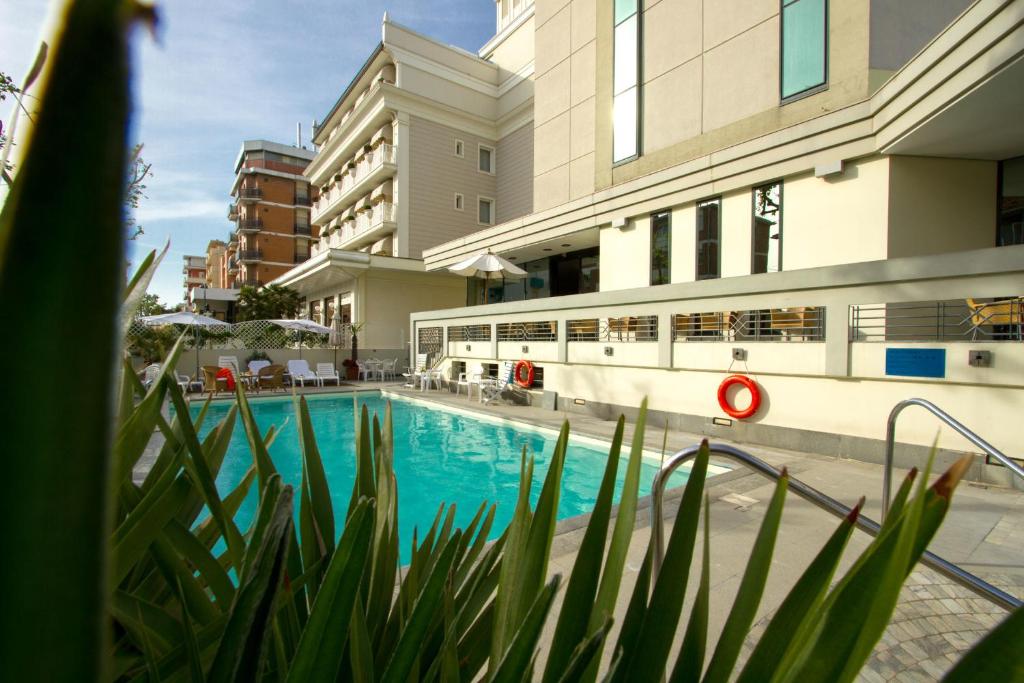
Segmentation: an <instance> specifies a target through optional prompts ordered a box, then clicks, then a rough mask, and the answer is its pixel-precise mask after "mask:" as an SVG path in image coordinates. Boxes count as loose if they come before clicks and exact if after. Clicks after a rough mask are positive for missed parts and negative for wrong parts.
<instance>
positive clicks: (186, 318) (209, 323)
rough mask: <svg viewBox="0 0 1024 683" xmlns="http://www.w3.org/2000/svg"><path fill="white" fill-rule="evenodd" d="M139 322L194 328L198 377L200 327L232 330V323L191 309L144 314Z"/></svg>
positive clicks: (197, 373) (197, 374) (151, 324)
mask: <svg viewBox="0 0 1024 683" xmlns="http://www.w3.org/2000/svg"><path fill="white" fill-rule="evenodd" d="M139 322H141V323H142V324H144V325H149V326H150V327H160V326H161V325H186V326H188V327H191V328H192V333H193V335H194V339H195V343H194V344H193V346H195V349H196V374H195V376H196V378H198V377H199V328H200V327H202V328H206V329H212V328H218V327H221V328H224V329H225V330H230V329H231V325H229V324H228V323H226V322H224V321H223V320H217V319H216V318H210V317H208V316H205V315H199V314H198V313H191V312H189V311H175V312H173V313H161V314H160V315H144V316H141V317H139Z"/></svg>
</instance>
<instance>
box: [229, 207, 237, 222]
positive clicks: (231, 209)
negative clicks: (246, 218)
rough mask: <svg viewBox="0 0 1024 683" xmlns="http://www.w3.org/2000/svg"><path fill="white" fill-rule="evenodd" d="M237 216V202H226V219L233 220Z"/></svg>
mask: <svg viewBox="0 0 1024 683" xmlns="http://www.w3.org/2000/svg"><path fill="white" fill-rule="evenodd" d="M236 218H238V204H235V203H234V202H232V203H231V204H228V220H229V221H233V220H235V219H236Z"/></svg>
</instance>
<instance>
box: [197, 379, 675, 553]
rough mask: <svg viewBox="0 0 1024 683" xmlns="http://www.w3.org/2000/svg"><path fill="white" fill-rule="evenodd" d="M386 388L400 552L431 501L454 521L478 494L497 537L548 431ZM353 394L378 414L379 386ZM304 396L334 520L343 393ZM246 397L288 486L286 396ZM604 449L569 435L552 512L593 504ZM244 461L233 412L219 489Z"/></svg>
mask: <svg viewBox="0 0 1024 683" xmlns="http://www.w3.org/2000/svg"><path fill="white" fill-rule="evenodd" d="M390 398H391V406H392V421H393V424H394V443H395V477H396V479H397V481H398V527H399V539H400V549H401V555H402V561H403V562H404V561H406V560H407V557H408V554H409V552H410V543H411V540H412V533H413V528H414V527H419V529H420V535H421V536H422V534H423V533H425V532H426V530H427V529H428V528H429V527H430V525H431V523H432V522H433V520H434V516H435V515H436V514H437V510H438V506H439V505H440V504H441V503H447V504H451V503H454V504H455V506H456V508H455V525H456V526H457V527H460V526H461V527H463V528H464V527H465V525H467V524H468V523H469V522H470V521H471V520H472V518H473V515H474V514H476V511H477V509H478V508H479V506H480V504H481V503H482V502H483V501H485V500H486V501H488V502H489V503H496V504H497V510H496V512H495V518H494V525H493V526H492V530H491V536H492V537H494V538H497V537H498V536H499V535H501V532H502V531H503V530H504V529H505V527H506V526H507V524H508V522H509V521H510V520H511V518H512V513H513V511H514V509H515V501H516V495H517V493H518V489H519V461H520V455H521V453H522V449H523V446H526V450H527V453H528V454H532V455H533V456H534V457H535V459H536V463H535V466H534V481H533V488H532V492H531V494H532V495H531V502H532V503H533V504H536V502H537V498H538V497H539V496H540V490H541V487H542V485H543V480H544V476H545V475H546V474H547V469H548V463H549V462H550V460H551V453H552V451H553V449H554V445H555V441H556V440H557V435H556V434H554V433H552V432H550V431H548V430H536V429H532V428H529V427H525V426H520V425H515V426H513V425H512V424H510V423H502V422H498V421H492V420H488V419H486V418H477V417H472V416H470V415H469V414H466V413H462V412H455V411H451V410H447V409H444V408H442V407H440V406H438V407H433V406H431V405H429V404H427V403H426V402H420V401H410V400H405V399H402V398H396V397H390ZM357 400H358V403H359V409H360V410H362V406H363V405H366V406H367V408H368V409H369V411H370V415H371V416H372V415H373V414H374V413H375V412H376V413H377V414H378V415H380V416H381V418H382V419H383V415H384V408H385V405H386V401H387V400H388V399H387V398H385V397H383V396H381V395H380V394H379V393H360V394H358V395H357ZM307 402H308V405H309V413H310V419H311V421H312V424H313V430H314V432H315V433H316V439H317V445H318V446H319V448H320V454H321V458H322V459H323V464H324V470H325V473H326V475H327V481H328V483H329V485H330V490H331V502H332V504H333V506H334V512H335V517H336V522H337V528H338V529H339V530H340V528H341V523H342V521H343V518H344V515H345V511H346V510H347V509H348V501H349V497H350V496H351V493H352V481H353V479H354V477H355V456H354V436H353V435H354V429H355V427H354V425H355V421H354V419H353V401H352V395H351V394H348V395H344V394H333V395H320V396H309V397H307ZM250 405H251V407H252V411H253V415H254V417H255V418H256V422H257V424H258V425H259V427H260V431H261V432H263V433H265V432H266V430H267V429H268V428H269V427H270V426H271V425H276V426H277V427H278V428H279V429H280V433H279V434H278V436H277V438H276V439H275V441H274V443H273V444H272V445H271V447H270V456H271V458H272V459H273V460H274V464H275V466H276V467H277V469H278V471H279V472H280V473H281V477H282V478H283V479H284V481H285V482H286V483H289V484H293V485H296V486H297V485H298V484H299V483H300V482H301V480H302V455H301V452H300V450H299V439H298V434H297V431H296V419H295V409H294V403H293V402H292V399H291V397H287V398H285V397H281V398H273V399H260V400H254V401H252V402H251V403H250ZM229 408H230V404H229V403H227V402H224V403H214V404H212V405H211V406H210V409H209V412H208V414H207V417H206V421H205V422H204V425H203V429H202V430H201V433H200V436H205V434H206V433H207V432H208V431H209V430H210V429H212V428H213V427H214V425H216V424H217V423H218V422H220V420H221V419H222V418H223V417H224V416H225V415H226V414H227V412H228V410H229ZM192 410H193V411H194V413H193V414H196V413H198V410H199V408H198V406H193V409H192ZM628 453H629V444H628V443H627V444H624V445H623V457H622V459H621V460H620V464H619V476H618V482H617V485H616V491H615V499H616V502H617V501H618V498H619V495H620V493H621V490H622V480H623V478H624V477H625V466H626V456H628ZM607 457H608V446H607V445H601V444H600V443H599V442H592V441H589V440H587V441H584V440H582V439H579V438H576V439H573V438H570V442H569V448H568V451H567V452H566V458H565V467H564V472H563V477H562V493H561V497H560V500H559V506H558V519H560V520H561V519H566V518H568V517H574V516H576V515H581V514H585V513H588V512H590V511H591V510H592V509H593V506H594V500H595V498H596V497H597V491H598V488H599V487H600V484H601V477H602V476H603V474H604V467H605V463H606V461H607ZM251 465H252V457H251V455H250V453H249V446H248V444H247V442H246V439H245V432H244V429H243V427H242V425H241V422H240V421H237V422H236V424H235V429H234V432H233V433H232V436H231V442H230V444H229V446H228V452H227V455H226V457H225V459H224V464H223V466H222V467H221V471H220V474H219V475H218V478H217V487H218V489H219V490H220V492H221V493H222V494H226V493H227V492H228V491H230V490H231V489H233V488H234V487H235V486H236V485H237V484H238V482H239V481H241V479H242V477H243V476H244V475H245V472H246V471H247V470H248V469H249V467H250V466H251ZM657 470H658V461H657V460H655V459H645V461H644V463H643V465H642V468H641V476H640V495H646V494H647V493H648V492H649V491H650V486H651V481H652V480H653V479H654V475H655V473H656V472H657ZM685 480H686V474H685V473H681V474H677V475H675V477H674V478H673V480H672V484H673V485H679V484H681V483H682V482H684V481H685ZM256 502H257V492H256V488H255V485H254V486H253V489H252V490H251V491H250V495H249V496H248V498H247V499H246V501H245V503H243V505H242V507H241V508H240V509H239V511H238V515H237V517H236V520H237V522H238V524H239V527H240V528H241V529H245V528H247V527H248V525H249V523H250V522H251V520H252V518H253V515H254V514H255V512H256ZM339 533H340V531H339Z"/></svg>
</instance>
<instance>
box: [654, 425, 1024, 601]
mask: <svg viewBox="0 0 1024 683" xmlns="http://www.w3.org/2000/svg"><path fill="white" fill-rule="evenodd" d="M709 448H710V450H711V453H713V454H715V455H721V456H725V457H727V458H729V459H731V460H733V461H735V462H737V463H739V464H741V465H743V466H744V467H747V468H748V469H751V470H754V471H755V472H757V473H758V474H760V475H762V476H764V477H766V478H768V479H772V480H775V481H777V480H778V479H779V478H780V477H781V476H782V473H781V472H779V471H778V470H777V469H775V468H774V467H772V466H771V465H769V464H768V463H766V462H764V461H763V460H760V459H759V458H755V457H754V456H753V455H750V454H749V453H747V452H745V451H741V450H740V449H738V448H734V447H733V446H726V445H724V444H710V445H709ZM699 450H700V446H690V447H688V448H684V449H683V450H681V451H677V452H676V453H674V454H673V455H672V457H671V458H669V459H668V461H667V462H666V463H665V464H664V466H662V468H661V471H659V472H658V474H657V475H656V476H655V477H654V482H653V483H652V484H651V543H652V545H653V546H654V557H653V558H652V565H651V577H652V585H653V584H654V582H656V581H657V578H658V573H659V571H660V570H661V563H662V561H663V560H664V558H665V538H664V536H665V530H664V528H663V524H662V519H663V509H664V499H665V484H666V483H667V482H668V479H669V477H671V476H672V474H673V473H674V472H675V471H676V470H677V469H679V467H680V466H681V465H683V464H684V463H685V462H687V461H689V460H693V459H694V458H695V457H697V452H698V451H699ZM789 490H790V491H792V492H793V493H795V494H797V495H798V496H800V497H801V498H803V499H804V500H806V501H808V502H809V503H812V504H814V505H816V506H818V507H819V508H821V509H822V510H825V511H826V512H829V513H831V514H833V515H835V516H836V517H846V516H847V515H849V514H850V508H848V507H846V506H845V505H843V504H842V503H840V502H839V501H837V500H835V499H834V498H830V497H829V496H827V495H825V494H824V493H822V492H820V491H818V490H817V489H815V488H813V487H811V486H808V485H807V484H805V483H803V482H802V481H800V480H798V479H794V478H793V477H790V478H789ZM856 526H857V528H858V529H860V530H862V531H866V532H867V533H869V534H871V535H872V536H877V535H878V532H879V529H880V527H879V524H878V523H877V522H875V521H874V520H871V519H869V518H867V517H865V516H864V515H863V514H861V515H858V516H857V521H856ZM920 561H921V564H923V565H925V566H926V567H929V568H931V569H934V570H935V571H937V572H938V573H940V574H942V575H944V576H946V577H948V578H950V579H952V580H953V581H954V582H956V583H958V584H960V585H961V586H963V587H964V588H967V589H968V590H971V591H973V592H974V593H976V594H978V595H980V596H981V597H983V598H986V599H987V600H989V601H991V602H993V603H994V604H996V605H999V606H1000V607H1003V608H1005V609H1008V610H1014V609H1017V608H1018V607H1021V606H1022V605H1024V602H1021V601H1020V600H1018V599H1017V598H1015V597H1013V596H1012V595H1010V594H1008V593H1006V592H1005V591H1002V590H1000V589H998V588H996V587H995V586H993V585H991V584H989V583H988V582H986V581H983V580H982V579H979V578H978V577H977V576H975V575H973V574H971V573H970V572H967V571H964V570H963V569H961V568H960V567H959V566H957V565H955V564H953V563H952V562H949V561H948V560H944V559H943V558H941V557H939V556H938V555H935V554H934V553H931V552H928V551H925V552H924V553H922V555H921V560H920Z"/></svg>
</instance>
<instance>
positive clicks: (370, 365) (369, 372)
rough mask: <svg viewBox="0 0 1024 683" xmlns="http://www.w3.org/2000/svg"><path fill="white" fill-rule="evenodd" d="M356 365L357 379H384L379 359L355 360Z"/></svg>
mask: <svg viewBox="0 0 1024 683" xmlns="http://www.w3.org/2000/svg"><path fill="white" fill-rule="evenodd" d="M356 365H357V366H358V367H359V379H361V380H365V381H367V382H368V381H370V379H371V378H373V377H376V378H378V379H380V381H382V382H383V381H384V371H383V369H382V368H381V364H380V361H378V360H374V359H372V358H371V359H370V360H357V361H356Z"/></svg>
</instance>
